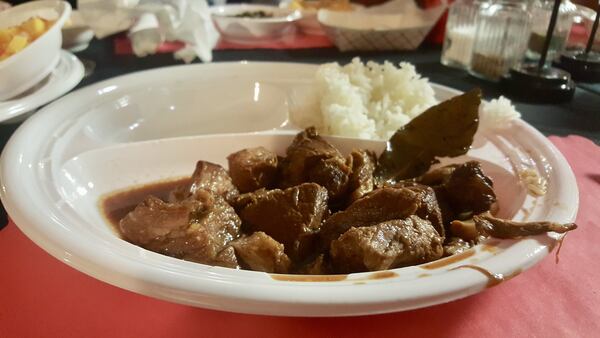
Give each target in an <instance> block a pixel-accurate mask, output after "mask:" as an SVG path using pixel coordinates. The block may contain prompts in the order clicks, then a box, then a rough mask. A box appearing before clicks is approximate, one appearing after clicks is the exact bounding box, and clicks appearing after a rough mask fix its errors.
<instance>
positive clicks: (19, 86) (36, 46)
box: [0, 0, 71, 101]
mask: <svg viewBox="0 0 600 338" xmlns="http://www.w3.org/2000/svg"><path fill="white" fill-rule="evenodd" d="M70 14H71V5H69V3H68V2H65V1H52V0H44V1H32V2H28V3H25V4H22V5H19V6H15V7H12V8H10V9H8V10H6V11H2V12H0V28H6V27H11V26H16V25H18V24H20V23H22V22H23V21H25V20H27V19H29V18H31V17H33V16H40V17H43V18H45V19H50V20H56V22H55V23H54V24H53V25H52V27H50V29H49V30H48V31H47V32H46V33H44V34H42V36H40V37H39V38H37V39H36V40H35V41H33V42H32V43H31V44H29V46H27V47H25V49H23V50H22V51H20V52H18V53H16V54H15V55H13V56H11V57H9V58H7V59H5V60H4V61H0V101H4V100H6V99H9V98H12V97H14V96H16V95H18V94H21V93H23V92H24V91H26V90H28V89H30V88H31V87H33V86H35V85H36V84H37V83H38V82H40V81H41V80H42V79H43V78H45V77H46V76H47V75H48V74H50V72H51V71H52V69H54V67H55V66H56V64H57V63H58V60H59V58H60V48H61V44H62V34H61V28H62V26H63V24H64V23H65V21H66V20H67V18H68V17H69V15H70Z"/></svg>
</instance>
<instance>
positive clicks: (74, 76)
mask: <svg viewBox="0 0 600 338" xmlns="http://www.w3.org/2000/svg"><path fill="white" fill-rule="evenodd" d="M83 75H84V67H83V64H82V63H81V61H79V59H78V58H77V57H76V56H75V55H73V54H72V53H70V52H67V51H64V50H62V51H61V52H60V60H59V61H58V65H57V66H56V68H55V69H54V70H53V71H52V73H50V75H48V76H47V77H45V78H44V79H43V80H42V81H41V82H40V83H38V84H37V85H36V86H35V87H33V88H31V89H30V90H28V91H26V92H25V93H23V94H21V95H19V96H17V97H15V98H13V99H10V100H8V101H0V123H16V122H20V121H22V120H24V119H25V118H27V117H28V116H29V115H30V114H28V113H33V112H35V110H36V109H37V108H39V107H41V106H43V105H45V104H47V103H50V102H52V101H54V100H56V99H57V98H59V97H61V96H62V95H64V94H66V93H67V92H69V91H70V90H71V89H73V88H74V87H75V86H76V85H77V84H78V83H79V82H80V81H81V79H83Z"/></svg>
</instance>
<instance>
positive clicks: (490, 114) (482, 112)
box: [479, 96, 521, 129]
mask: <svg viewBox="0 0 600 338" xmlns="http://www.w3.org/2000/svg"><path fill="white" fill-rule="evenodd" d="M519 118H521V114H519V112H518V111H517V110H516V109H515V106H513V104H512V102H510V100H509V99H507V98H505V97H504V96H500V97H499V98H497V99H493V100H491V101H489V102H485V101H482V102H481V105H480V107H479V129H502V128H506V127H508V126H509V125H510V121H512V120H515V119H519Z"/></svg>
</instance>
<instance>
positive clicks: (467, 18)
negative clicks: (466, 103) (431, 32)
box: [441, 0, 489, 69]
mask: <svg viewBox="0 0 600 338" xmlns="http://www.w3.org/2000/svg"><path fill="white" fill-rule="evenodd" d="M488 4H489V1H488V0H457V1H455V2H454V3H453V4H452V5H451V6H450V9H449V10H448V20H447V21H446V34H445V35H444V46H443V47H442V59H441V62H442V64H444V65H446V66H450V67H456V68H463V69H468V68H469V65H470V63H471V55H472V48H473V40H475V16H476V15H477V12H478V11H479V9H480V8H481V7H482V6H483V7H486V6H487V5H488Z"/></svg>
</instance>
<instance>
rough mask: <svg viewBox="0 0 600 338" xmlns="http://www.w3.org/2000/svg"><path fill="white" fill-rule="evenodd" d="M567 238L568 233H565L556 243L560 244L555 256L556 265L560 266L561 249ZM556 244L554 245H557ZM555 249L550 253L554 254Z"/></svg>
mask: <svg viewBox="0 0 600 338" xmlns="http://www.w3.org/2000/svg"><path fill="white" fill-rule="evenodd" d="M565 237H567V233H565V234H564V235H562V236H561V237H560V238H559V239H558V240H557V241H556V242H558V249H556V254H555V256H554V257H555V262H556V264H558V263H559V262H560V258H559V255H560V249H561V248H562V246H563V241H564V240H565ZM556 242H555V244H554V245H556ZM553 249H554V246H553V247H552V249H550V252H552V250H553Z"/></svg>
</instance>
